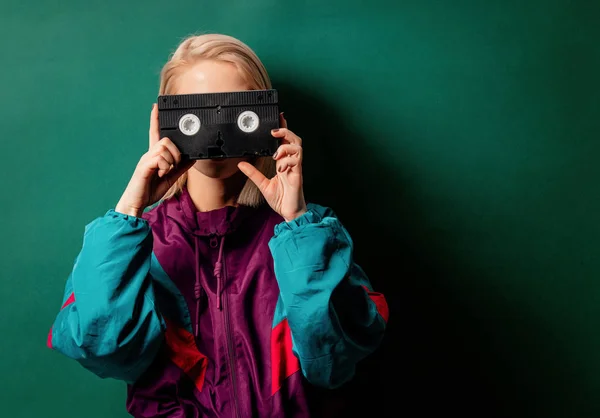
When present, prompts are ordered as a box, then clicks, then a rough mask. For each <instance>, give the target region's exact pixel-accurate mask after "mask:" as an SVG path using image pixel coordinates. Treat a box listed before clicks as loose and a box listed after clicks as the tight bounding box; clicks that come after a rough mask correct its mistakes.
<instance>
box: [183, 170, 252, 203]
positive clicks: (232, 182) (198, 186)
mask: <svg viewBox="0 0 600 418" xmlns="http://www.w3.org/2000/svg"><path fill="white" fill-rule="evenodd" d="M246 180H247V179H246V177H245V176H244V174H243V173H241V172H238V173H236V174H235V175H233V176H231V177H229V178H227V179H215V178H211V177H208V176H205V175H204V174H202V173H200V172H198V171H196V170H193V169H192V170H190V171H189V172H188V178H187V182H186V183H187V184H186V187H187V190H188V193H189V194H190V197H191V199H192V202H193V203H194V206H195V207H196V209H197V210H198V211H199V212H209V211H211V210H216V209H221V208H224V207H225V206H237V197H238V196H239V194H240V192H241V190H242V188H243V187H244V184H245V182H246Z"/></svg>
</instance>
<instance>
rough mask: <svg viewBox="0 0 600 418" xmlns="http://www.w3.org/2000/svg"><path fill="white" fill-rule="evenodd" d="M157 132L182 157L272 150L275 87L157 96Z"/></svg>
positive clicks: (256, 153) (275, 120)
mask: <svg viewBox="0 0 600 418" xmlns="http://www.w3.org/2000/svg"><path fill="white" fill-rule="evenodd" d="M157 103H158V119H159V129H160V137H161V138H164V137H168V138H169V139H171V141H173V142H174V143H175V145H176V146H177V148H178V149H179V151H180V152H181V154H182V158H186V159H212V158H235V157H249V156H268V155H273V154H274V153H275V151H276V150H277V148H278V146H279V144H280V141H279V139H277V138H274V137H273V136H272V135H271V130H272V129H276V128H279V104H278V98H277V90H274V89H272V90H249V91H238V92H227V93H204V94H179V95H162V96H158V102H157Z"/></svg>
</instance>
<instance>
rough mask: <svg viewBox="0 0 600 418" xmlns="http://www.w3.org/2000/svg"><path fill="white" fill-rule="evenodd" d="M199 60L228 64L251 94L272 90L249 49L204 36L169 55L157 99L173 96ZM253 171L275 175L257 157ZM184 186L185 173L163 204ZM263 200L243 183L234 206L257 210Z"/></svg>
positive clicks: (186, 41)
mask: <svg viewBox="0 0 600 418" xmlns="http://www.w3.org/2000/svg"><path fill="white" fill-rule="evenodd" d="M200 60H215V61H221V62H227V63H230V64H233V65H235V66H236V68H237V70H238V71H239V73H240V75H241V76H242V77H243V78H244V80H245V81H246V82H247V84H248V86H249V87H250V89H251V90H266V89H270V88H271V80H270V79H269V75H268V74H267V70H266V69H265V67H264V65H263V64H262V62H261V61H260V59H259V58H258V56H257V55H256V54H255V53H254V51H253V50H252V49H250V47H249V46H248V45H246V44H244V43H243V42H241V41H239V40H238V39H236V38H233V37H231V36H228V35H220V34H204V35H192V36H189V37H187V38H185V39H184V40H183V41H182V42H181V43H180V44H179V46H178V47H177V49H176V50H175V52H174V53H172V54H171V56H170V58H169V60H168V61H167V63H166V64H165V65H164V67H163V68H162V70H161V73H160V87H159V95H163V94H176V93H175V89H176V84H177V77H178V76H179V75H180V74H182V73H183V72H184V71H185V70H186V69H188V68H190V67H191V66H193V65H194V64H195V63H197V62H198V61H200ZM254 165H255V167H256V168H257V169H258V170H260V172H261V173H263V174H264V175H265V176H266V177H267V178H271V177H273V176H274V175H275V161H274V160H273V158H270V157H260V158H258V159H256V161H255V162H254ZM186 182H187V173H185V174H184V175H182V176H181V177H180V178H179V179H178V180H177V182H176V183H175V184H174V185H173V186H172V187H171V188H170V189H169V190H168V191H167V193H166V194H165V196H163V199H162V200H166V199H169V198H171V197H173V196H175V195H177V194H178V193H180V192H181V191H182V190H183V188H184V187H185V185H186ZM263 202H264V198H263V196H262V194H261V193H260V191H259V190H258V188H257V187H256V185H255V184H254V183H253V182H252V181H250V180H249V179H248V180H246V183H245V184H244V187H243V188H242V190H241V192H240V194H239V196H238V198H237V203H238V204H239V205H245V206H253V207H256V206H259V205H260V204H262V203H263Z"/></svg>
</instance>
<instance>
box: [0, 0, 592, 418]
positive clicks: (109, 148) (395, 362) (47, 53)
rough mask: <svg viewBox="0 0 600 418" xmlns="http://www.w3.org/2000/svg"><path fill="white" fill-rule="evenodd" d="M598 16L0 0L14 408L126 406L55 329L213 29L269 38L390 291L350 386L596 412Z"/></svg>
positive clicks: (415, 401) (496, 6) (439, 408)
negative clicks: (152, 130)
mask: <svg viewBox="0 0 600 418" xmlns="http://www.w3.org/2000/svg"><path fill="white" fill-rule="evenodd" d="M599 22H600V3H598V2H597V1H591V0H587V1H586V0H544V1H542V0H528V1H522V0H521V1H517V0H489V1H475V0H453V1H450V0H445V1H444V0H419V1H417V0H397V1H391V0H390V1H381V0H372V1H368V2H367V1H361V0H347V1H341V0H329V1H318V0H304V1H298V0H297V1H293V2H292V1H282V0H254V1H248V0H237V1H233V0H220V1H211V2H209V1H174V2H166V3H165V2H160V1H155V0H152V1H150V0H147V1H137V2H134V1H130V2H123V1H118V2H117V1H113V0H106V1H103V2H79V1H72V0H71V1H69V0H65V1H60V2H48V1H40V0H38V1H33V2H20V3H19V2H8V1H5V0H0V46H1V51H2V59H1V63H0V79H1V80H2V95H1V97H2V101H0V115H1V116H0V124H1V128H2V129H1V132H2V140H1V143H2V152H1V155H2V160H3V161H2V164H1V165H0V167H1V171H2V186H3V187H2V193H1V194H0V195H1V197H0V199H1V200H0V203H1V205H2V214H3V216H2V221H1V222H0V236H1V237H2V241H1V244H0V245H1V247H0V263H1V269H0V275H1V281H0V376H1V380H0V405H2V409H3V411H0V416H6V417H11V418H21V417H27V418H29V417H42V416H43V417H47V418H51V417H61V418H66V417H82V416H85V417H89V418H95V417H125V416H127V415H126V413H125V408H124V398H125V388H124V386H123V385H122V384H120V383H117V382H113V381H103V380H100V379H98V378H96V377H95V376H93V375H91V374H90V373H88V372H86V371H85V370H84V369H82V368H81V367H80V366H78V365H77V364H75V363H74V362H71V361H69V360H67V359H65V358H63V357H62V356H60V355H59V354H57V353H55V352H52V351H50V350H48V349H46V348H45V342H46V335H47V332H48V328H49V326H50V324H51V322H52V320H53V318H54V315H55V314H56V312H57V309H58V308H59V304H60V299H61V296H62V290H63V284H64V281H65V280H66V277H67V275H68V273H69V271H70V268H71V266H72V263H73V260H74V258H75V256H76V254H77V252H78V250H79V248H80V245H81V239H82V233H83V228H84V225H85V224H86V223H88V222H89V221H91V220H92V219H93V218H95V217H97V216H101V215H102V214H103V213H104V212H105V211H106V210H107V209H109V208H110V207H111V206H112V205H114V204H115V203H116V201H117V200H118V198H119V196H120V193H121V191H122V190H123V188H124V187H125V185H126V183H127V180H128V178H129V175H130V174H131V173H132V170H133V168H134V166H135V163H136V161H137V159H138V158H139V156H140V155H141V154H142V153H143V152H144V147H145V146H146V144H147V129H148V125H147V121H148V113H149V111H150V107H151V103H152V102H153V100H154V99H155V97H156V93H157V86H158V73H159V71H160V68H161V66H162V64H163V63H164V61H165V60H166V59H167V57H168V54H169V53H170V52H171V51H172V50H173V49H174V48H175V46H176V45H177V43H178V42H179V41H180V40H181V39H182V38H183V37H185V36H186V35H188V34H191V33H197V32H222V33H227V34H231V35H234V36H236V37H239V38H240V39H242V40H244V41H245V42H247V43H248V44H249V45H250V46H252V47H253V48H254V49H255V50H256V52H257V53H258V54H259V56H260V57H261V58H262V59H263V61H264V62H265V64H266V66H267V68H268V69H269V71H270V73H271V76H272V78H273V80H274V83H275V87H277V88H279V89H280V91H281V97H282V102H283V105H284V110H285V113H286V116H287V118H288V121H289V123H290V127H291V128H292V129H293V130H295V131H297V132H298V133H299V134H300V135H301V136H303V138H304V141H305V149H306V194H307V196H308V198H309V199H310V200H312V201H318V202H319V203H322V204H328V205H331V206H333V207H334V209H335V210H336V211H337V212H338V214H339V215H340V216H341V218H342V220H343V221H344V223H345V224H346V225H347V227H348V228H349V229H350V232H351V233H352V235H353V237H354V239H355V242H356V255H357V260H358V262H359V263H361V264H362V265H363V267H364V268H365V269H366V270H367V272H368V273H369V274H370V275H371V278H372V281H373V283H374V284H375V286H376V287H377V288H379V289H381V290H383V291H384V292H385V293H386V295H387V297H388V300H389V303H390V307H391V310H392V316H391V320H390V323H389V331H388V335H387V338H386V341H385V343H384V345H383V346H382V348H381V349H380V350H379V351H378V353H377V354H376V355H375V356H373V357H371V358H370V359H368V360H367V361H365V362H364V363H363V364H362V365H361V367H360V370H359V375H358V376H357V378H356V380H355V381H354V382H353V383H352V384H350V385H349V386H348V387H347V388H346V389H344V390H343V391H341V392H340V395H341V396H346V395H347V396H349V397H351V398H352V399H354V400H355V401H356V406H355V408H357V409H356V411H357V413H358V412H363V413H366V412H367V411H369V412H370V413H372V414H373V415H372V416H405V417H434V416H435V417H437V416H448V415H450V414H452V415H455V414H458V415H459V416H462V417H478V418H480V417H510V418H515V417H528V418H531V417H544V418H546V417H569V418H571V417H573V418H586V417H597V416H599V414H600V401H599V400H598V399H599V398H598V393H599V391H600V283H599V279H600V257H599V256H598V254H599V250H600V222H598V217H599V214H600V190H599V185H598V179H600V165H599V164H598V163H597V161H598V156H599V155H600V141H599V139H600V81H599V75H600V47H599V43H598V41H599V40H600V24H599ZM388 242H389V243H388ZM381 376H384V377H385V378H386V379H390V380H391V382H393V383H384V381H383V380H382V377H381ZM384 409H385V411H384ZM442 414H443V415H442Z"/></svg>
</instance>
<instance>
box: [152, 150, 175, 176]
mask: <svg viewBox="0 0 600 418" xmlns="http://www.w3.org/2000/svg"><path fill="white" fill-rule="evenodd" d="M155 158H156V167H157V168H158V177H163V176H164V175H165V174H167V173H168V172H169V171H171V167H173V164H171V163H170V162H168V161H167V160H165V158H164V157H163V156H162V155H157V156H156V157H155Z"/></svg>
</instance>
